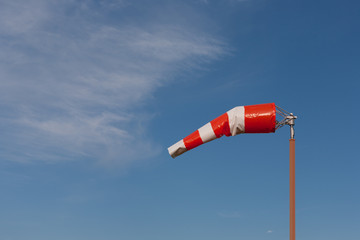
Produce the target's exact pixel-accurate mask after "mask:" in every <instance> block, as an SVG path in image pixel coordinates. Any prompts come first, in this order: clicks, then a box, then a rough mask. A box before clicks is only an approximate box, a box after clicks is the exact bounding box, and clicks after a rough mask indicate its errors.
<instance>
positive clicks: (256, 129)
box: [168, 103, 276, 158]
mask: <svg viewBox="0 0 360 240" xmlns="http://www.w3.org/2000/svg"><path fill="white" fill-rule="evenodd" d="M275 126H276V109H275V103H266V104H258V105H249V106H239V107H235V108H233V109H231V110H229V111H227V112H226V113H224V114H223V115H221V116H219V117H217V118H215V119H214V120H212V121H211V122H209V123H207V124H205V125H204V126H202V127H201V128H199V129H198V130H196V131H195V132H193V133H192V134H190V135H189V136H187V137H185V138H184V139H181V140H180V141H179V142H177V143H175V144H174V145H172V146H171V147H169V148H168V151H169V154H170V155H171V157H173V158H175V157H177V156H179V155H181V154H183V153H184V152H186V151H188V150H190V149H193V148H196V147H197V146H199V145H201V144H203V143H206V142H210V141H212V140H214V139H216V138H220V137H222V136H223V135H225V136H227V137H229V136H235V135H237V134H240V133H271V132H275Z"/></svg>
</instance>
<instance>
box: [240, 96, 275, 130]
mask: <svg viewBox="0 0 360 240" xmlns="http://www.w3.org/2000/svg"><path fill="white" fill-rule="evenodd" d="M275 124H276V109H275V103H266V104H258V105H250V106H245V133H270V132H275Z"/></svg>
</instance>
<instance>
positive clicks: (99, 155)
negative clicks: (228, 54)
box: [0, 0, 224, 166]
mask: <svg viewBox="0 0 360 240" xmlns="http://www.w3.org/2000/svg"><path fill="white" fill-rule="evenodd" d="M109 4H110V5H111V4H112V5H113V4H117V5H116V6H118V8H121V7H124V6H126V4H125V3H124V2H122V1H118V2H115V1H111V3H109ZM109 4H107V3H106V2H101V7H100V8H99V7H96V6H94V3H93V2H91V1H85V2H83V3H77V2H76V1H65V2H64V3H57V2H56V1H41V0H33V1H30V2H29V1H20V0H17V1H12V2H10V3H1V7H0V9H1V10H0V16H1V17H0V20H1V21H0V22H1V23H0V37H1V38H0V46H1V47H0V52H1V53H0V62H1V65H2V68H1V69H0V78H1V89H0V101H1V104H0V110H1V112H2V115H1V119H0V130H1V132H2V136H1V138H0V144H1V145H2V146H3V147H2V149H1V150H0V156H2V158H3V159H7V160H12V161H20V162H33V161H45V162H52V161H63V160H74V159H92V160H95V161H97V162H101V163H103V164H110V165H114V164H115V165H120V166H127V165H129V164H131V163H134V162H136V161H137V160H140V159H142V158H144V156H146V157H151V156H154V155H156V154H157V153H158V152H159V151H160V147H159V146H158V145H157V144H156V143H154V141H153V140H152V139H150V138H149V137H148V135H147V130H146V123H147V122H148V121H149V120H151V118H152V115H151V113H146V112H142V111H141V106H142V104H144V103H145V102H146V100H147V99H149V98H150V97H151V96H152V94H153V92H154V91H155V90H156V89H158V88H159V87H161V86H162V85H164V84H166V83H168V82H169V81H171V80H172V79H174V78H173V77H172V76H173V75H174V74H176V72H178V71H182V70H187V69H192V68H193V67H195V66H198V65H199V64H201V63H203V62H207V61H210V60H214V59H216V58H218V57H219V56H221V55H222V54H223V53H224V45H223V44H222V42H221V41H219V40H218V39H216V38H214V37H211V36H209V35H207V34H206V33H203V32H201V31H199V30H198V29H194V27H190V26H179V25H175V24H174V25H172V24H170V23H159V22H151V21H147V23H146V24H135V23H133V24H129V23H128V24H126V25H125V24H123V23H122V22H119V21H115V22H114V21H108V22H106V21H105V20H106V14H107V11H108V10H107V9H110V8H111V6H110V5H109ZM99 9H100V10H99ZM70 10H71V11H70ZM99 18H100V19H102V21H98V19H99ZM145 20H146V19H145Z"/></svg>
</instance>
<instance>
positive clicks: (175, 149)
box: [168, 139, 187, 158]
mask: <svg viewBox="0 0 360 240" xmlns="http://www.w3.org/2000/svg"><path fill="white" fill-rule="evenodd" d="M168 151H169V154H170V156H171V157H173V158H175V157H176V156H179V155H181V154H183V153H184V152H186V151H187V149H186V147H185V144H184V140H182V139H181V140H180V141H178V142H177V143H175V144H174V145H172V146H171V147H169V148H168Z"/></svg>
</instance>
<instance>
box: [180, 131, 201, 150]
mask: <svg viewBox="0 0 360 240" xmlns="http://www.w3.org/2000/svg"><path fill="white" fill-rule="evenodd" d="M183 140H184V144H185V147H186V149H187V150H190V149H193V148H196V147H197V146H199V145H201V144H203V141H202V139H201V137H200V134H199V130H196V131H195V132H193V133H192V134H190V135H189V136H187V137H186V138H184V139H183Z"/></svg>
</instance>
